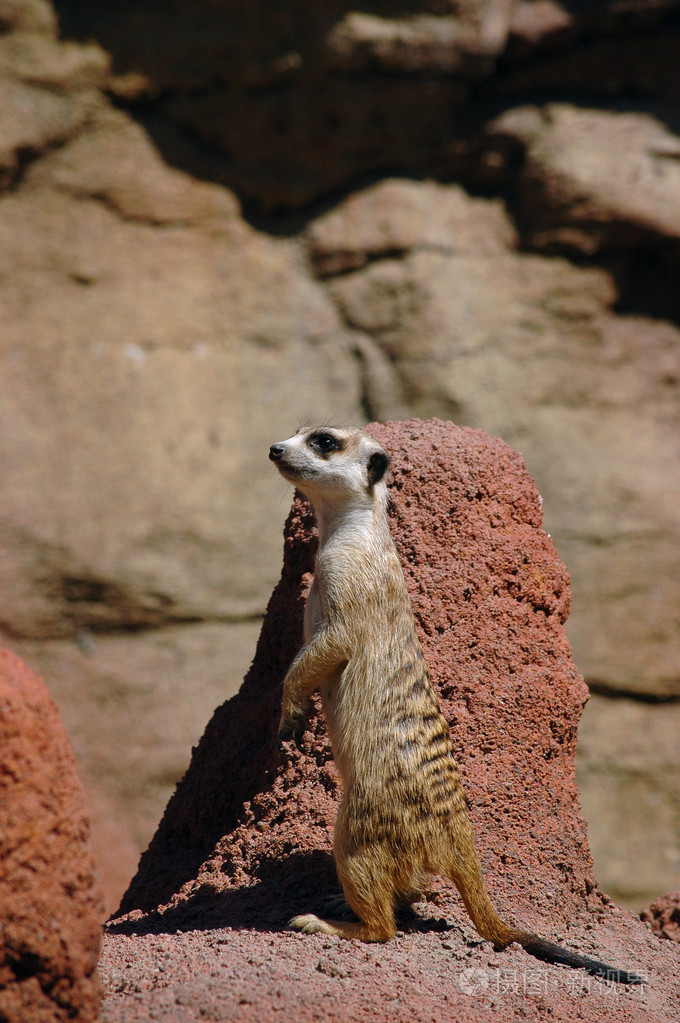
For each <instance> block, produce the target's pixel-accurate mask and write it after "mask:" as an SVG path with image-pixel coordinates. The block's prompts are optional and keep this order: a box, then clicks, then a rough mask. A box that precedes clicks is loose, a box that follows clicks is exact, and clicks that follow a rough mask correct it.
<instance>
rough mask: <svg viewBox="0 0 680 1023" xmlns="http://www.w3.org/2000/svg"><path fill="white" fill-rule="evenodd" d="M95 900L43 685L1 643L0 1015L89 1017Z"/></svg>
mask: <svg viewBox="0 0 680 1023" xmlns="http://www.w3.org/2000/svg"><path fill="white" fill-rule="evenodd" d="M102 911H103V910H102V901H101V895H100V893H99V889H98V885H97V883H96V881H95V871H94V862H93V859H92V855H91V852H90V847H89V824H88V820H87V816H86V812H85V797H84V793H83V790H82V788H81V785H80V782H79V780H78V778H77V776H76V766H75V758H74V756H73V752H72V750H71V745H70V742H69V739H68V736H67V734H66V729H65V728H64V726H63V724H62V722H61V718H60V717H59V714H58V712H57V708H56V707H55V705H54V703H53V702H52V699H51V697H50V695H49V693H48V692H47V689H46V688H45V685H44V683H43V682H42V681H41V680H40V679H39V678H38V677H37V676H36V675H34V674H33V672H31V671H29V669H28V668H27V667H26V665H25V664H23V662H22V661H20V660H19V658H18V657H16V656H15V655H14V654H12V653H10V652H9V651H8V650H3V649H0V1020H1V1021H3V1023H52V1021H54V1023H57V1021H61V1020H64V1021H65V1020H75V1021H77V1023H90V1021H93V1020H96V1019H98V1018H99V1007H100V1001H101V998H100V988H99V981H98V979H97V975H96V965H97V956H98V954H99V944H100V935H101V923H100V921H101V917H102Z"/></svg>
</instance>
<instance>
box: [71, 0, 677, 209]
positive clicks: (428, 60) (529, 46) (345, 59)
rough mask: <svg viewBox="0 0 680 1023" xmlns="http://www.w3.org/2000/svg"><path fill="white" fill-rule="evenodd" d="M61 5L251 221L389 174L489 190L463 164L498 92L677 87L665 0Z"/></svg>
mask: <svg viewBox="0 0 680 1023" xmlns="http://www.w3.org/2000/svg"><path fill="white" fill-rule="evenodd" d="M59 9H60V17H61V24H62V27H63V31H64V33H65V34H66V35H67V36H75V37H77V38H79V39H83V40H90V39H93V38H94V39H97V40H98V42H99V43H100V44H101V45H102V46H104V47H105V48H106V50H107V51H108V52H109V53H111V54H112V56H113V65H114V71H113V74H112V76H111V80H110V87H111V88H112V89H113V90H114V91H116V92H118V94H119V95H120V96H121V97H122V98H123V99H124V100H125V101H126V102H132V103H134V101H135V100H139V101H140V104H141V106H140V115H141V116H142V117H144V118H145V119H146V123H147V124H148V125H149V126H150V128H151V130H152V131H153V132H154V134H155V135H156V137H157V138H158V139H159V140H162V144H163V147H164V151H165V155H166V156H167V158H168V159H169V160H170V161H171V162H177V165H179V166H183V167H184V168H185V169H190V170H191V171H192V172H193V173H195V174H198V175H201V174H203V173H205V174H206V175H207V176H208V177H210V178H211V179H212V180H217V181H221V182H224V183H226V184H228V185H229V186H230V187H233V188H235V189H236V190H237V191H238V192H239V194H240V195H241V196H242V197H245V198H246V199H247V200H248V202H249V203H250V204H252V205H253V206H254V207H255V208H256V209H258V210H264V211H271V210H276V209H281V208H282V207H287V208H290V207H295V208H299V207H300V206H306V205H308V204H309V203H310V202H312V201H313V200H315V199H318V198H320V197H323V196H327V195H329V194H331V193H333V191H334V190H338V189H347V188H348V187H350V186H351V185H352V183H353V182H355V181H356V180H357V179H358V178H359V177H360V176H361V175H365V174H368V175H376V174H378V175H380V174H384V173H385V172H386V170H388V171H392V172H394V170H395V169H398V170H399V171H400V172H402V173H407V172H412V173H414V174H416V175H423V174H425V175H429V174H433V173H435V174H440V175H442V176H443V177H446V178H450V177H451V176H452V175H453V176H455V177H458V175H459V174H460V172H461V167H463V166H465V167H466V169H467V172H469V174H470V179H469V180H470V181H471V182H474V183H475V184H476V185H481V186H482V187H484V183H485V181H486V179H487V174H488V168H487V167H486V166H485V159H486V157H485V155H484V153H481V154H480V153H479V152H477V153H476V155H475V156H474V158H473V159H472V161H471V162H470V163H468V161H467V160H466V159H465V158H464V154H465V153H466V151H467V148H468V146H469V145H470V144H471V140H474V138H475V135H476V132H477V130H478V128H479V127H480V126H481V125H482V124H483V123H484V121H485V120H486V118H487V117H488V115H489V98H490V97H491V98H492V101H493V102H494V103H496V102H497V101H498V98H499V94H500V102H501V103H507V102H508V99H507V97H508V96H510V97H513V96H517V95H521V96H522V102H525V97H526V96H532V95H541V96H545V97H546V99H549V98H550V97H551V96H553V95H556V94H557V95H564V92H565V90H570V91H571V92H572V93H577V94H578V95H579V96H582V97H584V101H585V102H588V101H590V102H593V99H594V98H595V100H596V101H597V102H599V103H602V102H607V103H612V102H613V101H615V100H616V99H617V98H618V97H619V96H622V97H624V102H625V103H629V102H630V97H631V95H633V96H635V97H637V96H641V97H643V99H642V102H645V100H646V98H647V97H648V96H649V95H650V94H651V95H652V96H654V97H661V98H662V99H663V98H665V97H667V96H676V95H677V91H678V88H679V86H678V76H677V72H676V68H677V66H678V54H679V48H680V43H679V41H678V40H679V39H680V37H679V36H678V33H677V29H676V25H675V22H674V20H673V19H674V17H675V16H676V11H677V0H668V2H664V3H658V2H656V0H633V2H631V3H626V4H625V5H623V6H622V5H621V4H620V3H617V2H616V0H609V2H606V3H598V4H595V5H592V4H591V5H587V4H585V5H584V4H578V5H574V4H565V3H557V2H554V3H553V2H548V0H540V2H535V0H534V2H531V3H528V2H527V3H520V2H512V0H484V2H481V0H465V2H456V3H455V4H434V3H432V2H429V0H418V2H413V3H409V4H402V5H392V6H391V7H386V6H385V5H384V4H377V3H365V4H362V5H359V6H357V5H356V4H350V3H343V2H338V3H334V4H332V5H321V6H320V5H319V4H315V3H310V2H309V0H302V2H299V3H296V4H293V5H286V6H285V7H284V8H282V7H281V5H280V4H278V5H277V4H271V3H270V4H259V5H257V7H253V8H249V9H248V10H247V12H246V11H244V9H243V8H242V7H241V6H240V5H235V6H234V5H230V4H218V5H215V4H213V3H194V4H192V6H191V12H190V14H188V13H187V11H186V9H185V8H184V7H182V6H179V7H177V8H176V9H171V10H167V9H163V11H162V12H161V11H160V10H159V9H158V7H157V6H156V5H155V4H154V3H153V2H151V0H138V2H137V3H136V4H135V5H134V8H130V9H127V8H122V9H121V11H120V12H119V16H118V17H117V18H115V19H113V18H111V17H110V14H109V8H108V5H107V4H106V3H105V2H101V0H97V2H93V3H89V4H87V5H85V6H84V5H83V4H81V3H77V2H74V0H61V2H60V5H59ZM188 24H190V26H191V29H190V31H187V25H188ZM150 38H152V39H153V40H154V45H153V46H149V45H148V44H147V40H148V39H150ZM471 86H474V89H471ZM150 101H151V103H152V107H151V109H149V103H150ZM510 102H512V100H510ZM672 113H673V107H672V106H671V108H670V116H672ZM472 148H473V150H474V149H475V146H474V143H472Z"/></svg>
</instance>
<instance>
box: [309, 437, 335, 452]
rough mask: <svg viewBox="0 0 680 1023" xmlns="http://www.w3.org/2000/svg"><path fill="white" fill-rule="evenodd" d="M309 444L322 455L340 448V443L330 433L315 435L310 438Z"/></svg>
mask: <svg viewBox="0 0 680 1023" xmlns="http://www.w3.org/2000/svg"><path fill="white" fill-rule="evenodd" d="M309 442H310V444H313V445H314V447H315V448H317V449H318V450H319V451H320V452H321V454H322V455H327V454H328V453H329V452H330V451H337V450H338V449H339V448H340V441H338V440H336V438H335V437H334V436H333V434H331V433H317V434H315V435H314V436H313V437H311V438H310V441H309Z"/></svg>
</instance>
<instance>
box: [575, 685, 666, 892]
mask: <svg viewBox="0 0 680 1023" xmlns="http://www.w3.org/2000/svg"><path fill="white" fill-rule="evenodd" d="M678 734H680V705H679V704H678V703H673V702H670V703H662V704H654V703H646V702H642V701H640V700H631V699H624V698H622V697H621V696H619V697H618V698H612V697H611V696H609V697H607V696H600V695H597V694H595V695H591V698H590V702H589V703H588V706H587V707H586V708H585V710H584V713H583V717H582V719H581V723H580V725H579V743H578V749H577V751H576V775H577V778H578V784H579V789H580V792H581V806H582V807H583V813H584V815H585V817H586V820H587V821H588V839H589V842H590V847H591V850H592V853H593V859H594V860H595V864H596V866H597V874H598V880H599V882H600V884H601V885H602V887H603V889H604V890H605V891H606V892H608V893H609V894H610V895H611V896H612V898H614V899H615V900H616V902H618V904H619V905H621V906H625V907H626V908H627V909H630V910H633V911H635V912H639V911H640V909H641V908H642V906H644V905H646V904H647V903H649V902H651V901H652V900H653V899H654V898H655V896H656V893H657V892H658V891H659V887H660V885H662V884H664V883H665V882H666V881H667V880H668V878H669V877H670V878H673V877H677V876H678V875H679V874H680V801H679V800H678V793H679V792H680V764H679V763H678V750H677V747H678ZM650 744H651V745H652V746H653V749H654V756H653V757H650V755H649V752H650Z"/></svg>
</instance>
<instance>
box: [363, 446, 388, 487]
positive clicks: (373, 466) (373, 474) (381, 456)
mask: <svg viewBox="0 0 680 1023" xmlns="http://www.w3.org/2000/svg"><path fill="white" fill-rule="evenodd" d="M389 464H390V459H389V455H386V454H385V452H384V451H382V450H381V451H374V452H373V454H372V455H371V457H370V458H369V460H368V465H367V467H366V469H367V473H368V485H369V486H371V487H372V486H373V485H374V484H375V483H378V482H379V481H380V480H381V479H382V478H383V476H384V475H385V473H386V472H387V466H388V465H389Z"/></svg>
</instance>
